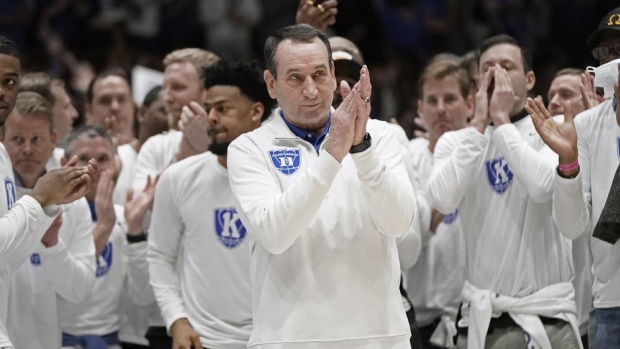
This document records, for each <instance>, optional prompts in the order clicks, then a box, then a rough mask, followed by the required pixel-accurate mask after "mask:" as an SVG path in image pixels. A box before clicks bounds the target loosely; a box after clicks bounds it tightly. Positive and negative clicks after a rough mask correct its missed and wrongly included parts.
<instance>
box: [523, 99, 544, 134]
mask: <svg viewBox="0 0 620 349" xmlns="http://www.w3.org/2000/svg"><path fill="white" fill-rule="evenodd" d="M535 107H536V102H535V101H534V100H533V99H531V98H529V97H528V99H527V103H526V104H525V110H526V111H527V112H528V113H529V114H530V118H531V119H532V123H533V124H534V127H535V128H536V130H538V129H539V126H540V124H541V118H540V116H539V115H538V112H537V111H536V110H535V109H534V108H535Z"/></svg>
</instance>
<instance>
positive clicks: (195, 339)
mask: <svg viewBox="0 0 620 349" xmlns="http://www.w3.org/2000/svg"><path fill="white" fill-rule="evenodd" d="M192 346H193V347H194V349H203V348H202V344H201V343H200V338H199V337H198V336H194V337H192Z"/></svg>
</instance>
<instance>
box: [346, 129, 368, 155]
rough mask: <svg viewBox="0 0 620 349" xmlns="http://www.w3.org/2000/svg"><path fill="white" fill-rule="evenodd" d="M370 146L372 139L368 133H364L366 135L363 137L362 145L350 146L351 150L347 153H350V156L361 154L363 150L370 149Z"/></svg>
mask: <svg viewBox="0 0 620 349" xmlns="http://www.w3.org/2000/svg"><path fill="white" fill-rule="evenodd" d="M371 144H372V138H371V137H370V133H368V132H366V134H365V135H364V140H363V141H362V143H360V144H358V145H354V146H352V147H351V150H349V153H351V154H355V153H361V152H363V151H364V150H366V149H368V148H370V145H371Z"/></svg>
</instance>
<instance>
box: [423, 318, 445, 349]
mask: <svg viewBox="0 0 620 349" xmlns="http://www.w3.org/2000/svg"><path fill="white" fill-rule="evenodd" d="M439 323H440V320H439V319H437V320H435V321H433V322H432V323H431V324H430V325H426V326H424V327H420V329H419V331H420V340H421V341H422V349H442V348H441V347H437V346H434V345H432V344H431V342H430V341H431V336H432V335H433V332H435V329H436V328H437V325H439Z"/></svg>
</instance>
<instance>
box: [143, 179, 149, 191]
mask: <svg viewBox="0 0 620 349" xmlns="http://www.w3.org/2000/svg"><path fill="white" fill-rule="evenodd" d="M150 187H151V176H147V177H146V185H145V186H144V189H142V192H145V191H147V190H149V188H150Z"/></svg>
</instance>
